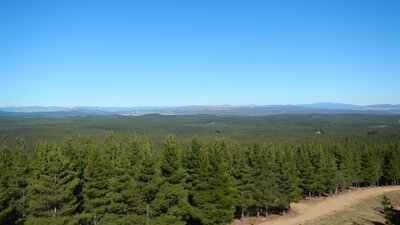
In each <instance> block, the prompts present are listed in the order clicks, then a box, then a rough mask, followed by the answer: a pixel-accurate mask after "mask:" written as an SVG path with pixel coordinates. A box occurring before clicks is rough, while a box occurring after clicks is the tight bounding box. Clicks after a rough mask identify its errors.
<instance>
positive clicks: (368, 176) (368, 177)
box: [361, 149, 377, 185]
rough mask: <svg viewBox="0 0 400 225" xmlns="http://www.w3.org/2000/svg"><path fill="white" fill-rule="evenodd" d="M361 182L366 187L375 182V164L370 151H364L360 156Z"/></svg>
mask: <svg viewBox="0 0 400 225" xmlns="http://www.w3.org/2000/svg"><path fill="white" fill-rule="evenodd" d="M361 166H362V174H363V182H364V184H366V185H373V184H374V183H375V181H376V179H377V178H376V164H375V160H374V156H373V154H372V151H371V149H365V150H364V152H363V154H362V161H361Z"/></svg>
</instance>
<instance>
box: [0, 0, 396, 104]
mask: <svg viewBox="0 0 400 225" xmlns="http://www.w3.org/2000/svg"><path fill="white" fill-rule="evenodd" d="M399 12H400V1H398V0H395V1H375V0H374V1H372V0H359V1H356V0H355V1H348V0H347V1H339V0H332V1H319V0H318V1H317V0H316V1H307V0H301V1H300V0H299V1H282V0H279V1H278V0H277V1H267V0H265V1H264V0H262V1H261V0H260V1H245V0H243V1H236V0H229V1H215V0H214V1H206V0H197V1H195V0H186V1H174V0H171V1H164V0H163V1H152V0H149V1H147V0H146V1H145V0H140V1H134V0H131V1H118V0H117V1H111V0H110V1H99V0H96V1H76V0H72V1H44V0H43V1H42V0H41V1H19V0H16V1H9V0H0V106H23V105H44V106H54V105H57V106H78V105H79V106H82V105H85V106H151V105H171V106H177V105H194V104H200V105H206V104H234V105H239V104H262V105H264V104H300V103H314V102H326V101H330V102H343V103H355V104H376V103H396V104H397V103H400V13H399Z"/></svg>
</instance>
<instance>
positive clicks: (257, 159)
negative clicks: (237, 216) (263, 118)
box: [250, 143, 280, 216]
mask: <svg viewBox="0 0 400 225" xmlns="http://www.w3.org/2000/svg"><path fill="white" fill-rule="evenodd" d="M250 152H251V162H250V165H251V167H252V170H253V180H254V191H253V193H254V198H255V201H256V211H257V215H259V212H260V211H261V210H263V211H264V212H265V216H267V215H268V212H269V209H270V208H274V207H279V206H280V199H279V196H280V187H279V184H278V179H279V174H278V164H277V160H278V159H277V156H276V149H275V147H274V146H269V148H264V147H262V146H261V145H259V144H257V143H255V144H252V145H251V150H250Z"/></svg>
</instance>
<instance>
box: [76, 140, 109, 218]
mask: <svg viewBox="0 0 400 225" xmlns="http://www.w3.org/2000/svg"><path fill="white" fill-rule="evenodd" d="M85 161H86V167H85V169H84V176H83V177H84V185H83V190H82V193H83V202H84V205H83V211H84V213H85V216H86V217H87V218H88V221H90V224H100V221H101V220H102V218H103V217H104V215H105V214H106V212H107V211H106V210H107V206H108V201H107V198H106V194H107V192H108V179H109V177H108V165H107V160H106V157H105V156H104V154H102V152H100V151H99V150H98V149H97V148H95V147H94V146H90V148H89V149H88V153H87V156H86V160H85Z"/></svg>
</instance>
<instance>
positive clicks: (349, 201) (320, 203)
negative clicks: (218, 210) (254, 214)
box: [260, 186, 400, 225]
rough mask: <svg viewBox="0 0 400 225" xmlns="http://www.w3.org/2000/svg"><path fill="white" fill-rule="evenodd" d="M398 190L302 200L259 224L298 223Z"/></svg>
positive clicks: (350, 193) (375, 189) (399, 189)
mask: <svg viewBox="0 0 400 225" xmlns="http://www.w3.org/2000/svg"><path fill="white" fill-rule="evenodd" d="M391 191H400V186H396V187H377V188H365V189H358V190H353V191H349V192H347V193H345V194H342V195H339V196H336V197H332V198H324V199H320V200H304V201H301V202H299V203H293V204H292V210H293V212H292V214H291V215H290V214H287V215H284V216H281V217H279V218H277V219H274V220H271V221H267V222H263V223H261V224H260V225H299V224H304V223H305V222H307V221H311V220H314V219H317V218H321V217H323V216H326V215H329V214H332V213H335V212H337V211H341V210H345V209H347V208H348V207H351V206H352V205H354V204H356V203H357V202H359V201H361V200H364V199H368V198H371V197H375V196H379V195H383V194H384V193H386V192H391Z"/></svg>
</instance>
